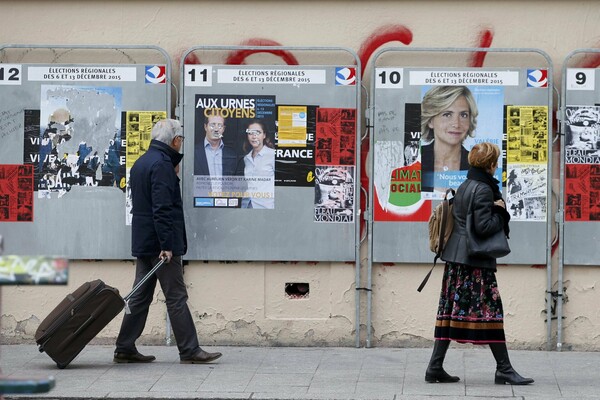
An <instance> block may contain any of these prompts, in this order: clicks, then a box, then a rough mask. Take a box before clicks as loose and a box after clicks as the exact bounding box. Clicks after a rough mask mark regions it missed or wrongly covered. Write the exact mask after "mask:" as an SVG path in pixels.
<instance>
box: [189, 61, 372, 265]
mask: <svg viewBox="0 0 600 400" xmlns="http://www.w3.org/2000/svg"><path fill="white" fill-rule="evenodd" d="M182 76H183V83H182V87H183V90H182V96H183V101H182V103H183V104H184V108H183V118H184V130H185V136H186V141H185V143H184V153H185V154H186V156H185V158H184V174H185V175H184V179H183V188H184V189H183V196H184V207H185V211H186V215H187V216H188V221H189V222H188V224H187V227H188V238H189V239H188V254H187V256H186V257H187V258H188V259H196V260H248V261H261V260H271V261H353V260H354V259H355V253H356V229H357V228H356V226H357V223H358V218H357V210H358V208H357V207H358V199H357V193H358V190H359V187H358V186H357V168H356V163H357V156H358V154H359V144H358V143H357V131H358V128H357V127H358V126H359V122H360V116H359V112H358V105H359V104H360V103H359V95H360V93H359V88H360V83H359V79H358V77H357V72H356V67H355V66H351V65H334V66H330V65H324V66H313V65H311V66H304V65H298V66H287V65H281V66H279V65H277V66H263V65H239V66H228V65H190V64H184V65H183V71H182ZM188 138H189V139H188Z"/></svg>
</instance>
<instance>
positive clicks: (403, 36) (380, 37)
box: [358, 25, 413, 75]
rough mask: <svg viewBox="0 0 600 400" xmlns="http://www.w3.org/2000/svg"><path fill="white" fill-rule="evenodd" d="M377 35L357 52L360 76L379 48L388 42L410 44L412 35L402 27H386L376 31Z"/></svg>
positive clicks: (369, 38) (368, 39)
mask: <svg viewBox="0 0 600 400" xmlns="http://www.w3.org/2000/svg"><path fill="white" fill-rule="evenodd" d="M376 32H377V33H375V34H373V35H371V36H369V37H368V38H367V40H366V41H365V42H363V44H362V46H360V49H359V50H358V58H359V59H360V64H361V71H360V73H361V75H363V74H364V73H365V69H366V68H367V64H368V62H369V60H370V58H371V56H372V55H373V53H374V52H375V50H377V49H378V48H379V47H381V46H383V45H384V44H386V43H390V42H400V43H403V44H405V45H409V44H410V43H411V42H412V39H413V34H412V32H411V31H410V29H408V28H407V27H405V26H404V25H388V26H384V27H381V28H378V29H377V30H376Z"/></svg>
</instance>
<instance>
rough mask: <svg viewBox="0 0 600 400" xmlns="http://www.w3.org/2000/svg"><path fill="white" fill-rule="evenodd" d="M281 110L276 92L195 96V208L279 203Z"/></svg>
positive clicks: (242, 206)
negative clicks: (277, 163)
mask: <svg viewBox="0 0 600 400" xmlns="http://www.w3.org/2000/svg"><path fill="white" fill-rule="evenodd" d="M276 110H277V108H276V104H275V96H254V95H201V94H197V95H196V96H195V120H194V138H193V143H194V150H193V153H194V189H193V195H194V206H195V207H209V208H210V207H224V208H270V209H272V208H274V204H275V203H274V197H275V190H274V186H275V151H276V136H277V124H276V121H277V115H276ZM259 148H260V150H257V151H256V154H255V152H254V150H255V149H259Z"/></svg>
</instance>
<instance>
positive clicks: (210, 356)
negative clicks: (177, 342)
mask: <svg viewBox="0 0 600 400" xmlns="http://www.w3.org/2000/svg"><path fill="white" fill-rule="evenodd" d="M221 356H222V354H221V353H219V352H216V353H208V352H206V351H204V350H202V349H200V350H199V351H198V352H197V353H196V354H194V355H193V356H192V357H189V358H182V359H181V361H179V363H180V364H204V363H209V362H211V361H215V360H216V359H218V358H219V357H221Z"/></svg>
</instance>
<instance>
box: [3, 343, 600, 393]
mask: <svg viewBox="0 0 600 400" xmlns="http://www.w3.org/2000/svg"><path fill="white" fill-rule="evenodd" d="M205 349H206V350H208V351H221V352H222V353H223V357H222V358H221V359H220V360H218V361H216V362H215V363H213V364H203V365H198V364H196V365H182V364H179V357H178V354H177V348H176V347H167V346H140V348H139V350H140V351H141V352H142V353H143V354H153V355H155V356H156V358H157V360H156V361H155V362H153V363H150V364H114V363H113V362H112V352H113V347H112V346H88V347H86V348H85V349H84V351H83V352H82V353H81V354H80V355H79V356H78V357H77V358H76V359H75V360H74V361H73V363H71V365H69V366H68V367H67V368H65V369H63V370H59V369H58V368H57V367H56V365H55V364H54V362H53V361H52V360H51V359H50V358H49V357H48V356H47V355H46V354H43V353H39V352H38V350H37V347H36V346H34V345H7V346H0V368H1V370H2V374H3V375H5V376H13V377H16V376H21V377H23V376H36V375H38V376H49V375H53V376H54V377H55V379H56V386H55V388H54V389H52V390H51V391H50V392H49V393H41V394H35V395H5V398H6V399H11V398H22V397H35V398H43V399H66V398H76V399H94V398H106V399H141V398H173V399H213V400H214V399H249V400H250V399H251V400H256V399H269V400H274V399H294V400H295V399H305V400H306V399H315V400H325V399H333V400H337V399H356V400H363V399H365V400H367V399H384V400H423V399H445V400H453V399H505V398H517V399H582V398H585V399H600V379H598V373H599V369H598V366H599V365H600V354H598V353H578V352H561V353H558V352H545V351H516V350H515V351H511V352H510V355H511V359H512V363H513V365H514V366H515V369H516V370H517V371H519V372H520V373H521V374H523V375H524V376H527V377H532V378H534V379H535V383H534V384H533V385H529V386H510V385H495V384H494V370H495V365H494V361H493V357H492V354H491V352H490V351H489V349H488V348H487V347H485V348H483V347H482V348H475V349H473V348H460V346H459V347H456V348H455V347H454V346H453V347H452V348H450V350H449V351H448V356H447V359H446V362H445V364H444V367H445V368H446V370H447V371H448V372H450V373H452V374H455V375H459V376H460V377H461V381H460V382H459V383H453V384H427V383H425V381H424V375H425V368H426V366H427V363H428V361H429V357H430V355H431V349H429V348H427V349H396V348H373V349H365V348H361V349H356V348H339V347H325V348H323V347H314V348H305V347H303V348H297V347H276V348H272V347H269V348H263V347H205Z"/></svg>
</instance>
